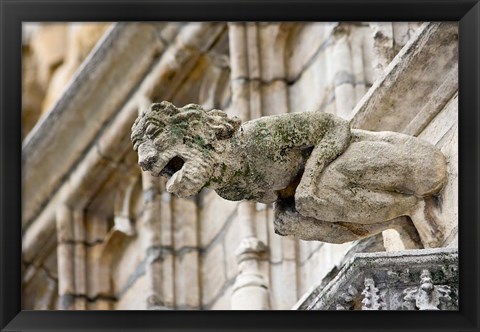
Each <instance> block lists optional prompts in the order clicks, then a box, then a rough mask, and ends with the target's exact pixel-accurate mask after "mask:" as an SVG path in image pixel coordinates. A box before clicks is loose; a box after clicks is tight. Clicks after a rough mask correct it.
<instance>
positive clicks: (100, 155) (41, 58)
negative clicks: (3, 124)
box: [22, 22, 458, 310]
mask: <svg viewBox="0 0 480 332" xmlns="http://www.w3.org/2000/svg"><path fill="white" fill-rule="evenodd" d="M23 32H24V42H23V85H22V87H23V89H22V91H23V114H22V121H23V136H24V140H23V151H22V157H23V213H22V230H23V241H22V250H23V265H22V266H23V281H22V282H23V302H22V303H23V308H24V309H76V310H98V309H107V310H121V309H128V310H134V309H151V310H162V309H207V310H209V309H292V308H294V309H302V310H303V309H382V308H384V309H385V308H391V309H429V308H430V309H432V308H438V309H452V308H453V309H455V303H456V298H457V296H458V294H456V286H455V285H456V283H457V282H458V269H456V268H455V267H456V264H457V263H456V247H457V243H458V240H457V238H458V237H457V233H458V194H457V176H458V172H457V169H458V168H457V167H458V160H457V154H458V139H457V137H458V121H457V113H458V73H457V60H458V59H457V58H458V27H457V24H456V23H352V22H349V23H344V22H340V23H293V22H290V23H228V24H227V23H151V24H147V23H112V24H105V23H102V24H93V23H90V24H85V23H81V24H25V25H24V31H23ZM162 100H168V101H170V102H172V103H173V104H175V105H177V106H183V105H185V104H190V103H198V104H201V105H203V107H204V108H205V109H213V108H218V109H222V110H225V111H226V112H227V113H228V114H229V115H236V116H238V117H240V118H241V119H242V120H248V119H255V118H258V117H261V116H268V115H275V114H282V113H289V112H305V111H317V112H328V113H333V114H335V115H338V116H340V117H342V118H344V119H347V120H350V121H351V125H352V127H353V128H360V129H368V130H373V131H384V130H389V131H396V132H402V133H406V134H410V135H414V136H417V137H419V138H421V139H424V140H426V141H428V142H430V143H432V144H434V145H435V146H437V147H438V148H439V149H440V150H441V151H442V152H443V154H444V155H445V156H446V158H447V162H448V182H447V184H446V186H445V187H444V189H443V190H442V192H441V194H440V195H439V196H438V197H437V199H436V202H435V204H436V205H437V207H438V209H435V211H440V212H439V213H435V212H434V210H433V209H429V208H428V207H426V209H425V225H424V226H422V227H419V228H418V233H419V241H412V240H411V238H408V237H407V236H406V235H405V234H402V232H397V231H394V230H388V231H384V232H383V233H382V234H378V235H376V236H373V237H370V238H367V239H363V240H359V241H356V242H351V243H345V244H329V243H322V242H315V241H312V242H309V241H301V240H297V239H295V238H290V237H281V236H279V235H277V234H275V233H274V231H273V212H272V207H271V206H269V205H264V204H259V203H254V202H247V201H242V202H232V201H226V200H224V199H222V198H220V197H219V196H218V195H217V194H216V193H215V192H214V191H211V190H207V189H204V190H203V191H202V192H201V193H200V194H199V195H197V196H195V197H190V198H187V199H181V198H178V197H176V196H173V195H171V194H169V193H167V192H166V191H165V180H164V179H161V178H160V179H159V178H154V177H152V176H151V175H149V174H148V173H144V172H142V171H141V170H140V168H139V167H138V165H137V155H136V153H135V152H134V151H133V149H132V145H131V142H130V130H131V127H132V124H133V122H134V120H135V118H136V117H137V115H138V114H139V112H140V111H141V110H142V109H146V108H147V107H148V106H149V105H150V104H151V103H152V102H160V101H162ZM429 248H433V249H429ZM412 249H416V250H412ZM358 262H366V263H365V264H364V263H358ZM442 262H443V263H442ZM357 263H358V264H357ZM362 264H364V265H362ZM355 266H357V267H355ZM358 266H364V268H362V271H361V272H362V273H360V272H359V271H357V270H355V269H358ZM399 266H402V267H405V268H409V269H411V271H412V273H411V274H410V275H409V276H403V275H402V274H401V273H400V272H399V271H397V270H398V269H399ZM368 271H370V272H368ZM374 271H376V272H375V273H374ZM378 271H384V273H383V272H382V273H383V274H382V273H380V272H378ZM425 271H426V272H425ZM439 271H440V272H439ZM369 273H370V274H369ZM387 276H388V277H387ZM399 280H400V281H399ZM428 280H433V286H431V287H430V288H429V289H432V291H431V292H430V293H429V294H434V295H428V296H430V297H428V296H427V295H425V296H427V298H429V299H430V300H424V299H423V298H421V295H419V294H420V293H421V292H422V291H421V290H420V289H423V288H425V289H427V288H428V287H423V288H422V286H421V285H424V284H425V285H426V284H429V282H430V281H428ZM351 285H355V289H353V288H351V287H349V286H351ZM389 285H390V286H391V287H390V286H389ZM392 285H394V286H392ZM415 287H417V288H415ZM392 289H396V290H397V291H392ZM387 290H388V292H390V293H388V292H387ZM432 292H433V293H432ZM422 294H423V293H422ZM422 296H423V295H422ZM418 298H420V300H418V301H417V299H418ZM415 301H417V302H415ZM425 303H426V304H425ZM457 306H458V304H457Z"/></svg>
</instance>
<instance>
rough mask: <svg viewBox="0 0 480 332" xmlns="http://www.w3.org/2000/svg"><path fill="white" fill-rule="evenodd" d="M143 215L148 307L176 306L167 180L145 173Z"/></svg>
mask: <svg viewBox="0 0 480 332" xmlns="http://www.w3.org/2000/svg"><path fill="white" fill-rule="evenodd" d="M151 103H152V101H151V100H149V99H147V98H143V99H141V100H140V101H139V113H140V112H142V111H144V110H145V109H147V108H148V107H149V106H150V104H151ZM141 180H142V185H141V186H142V195H143V215H142V217H141V220H140V221H141V225H140V231H139V232H141V234H140V235H141V237H142V247H143V250H145V256H146V261H147V264H146V267H145V273H146V276H147V282H148V283H149V284H148V288H147V295H146V301H147V303H146V308H147V309H150V310H161V309H167V308H168V309H172V308H173V307H174V306H175V298H174V284H173V283H174V280H175V275H174V268H173V254H172V248H173V243H172V232H171V227H172V220H171V202H170V194H168V193H166V192H165V179H163V178H157V177H154V176H152V175H151V174H150V173H149V172H142V173H141Z"/></svg>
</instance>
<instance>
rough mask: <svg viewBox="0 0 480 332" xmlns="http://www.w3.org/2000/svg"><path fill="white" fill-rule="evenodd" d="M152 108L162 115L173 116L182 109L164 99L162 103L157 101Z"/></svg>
mask: <svg viewBox="0 0 480 332" xmlns="http://www.w3.org/2000/svg"><path fill="white" fill-rule="evenodd" d="M150 109H151V110H152V111H154V112H158V113H160V114H162V115H168V116H172V115H175V114H178V113H179V112H180V110H179V109H178V108H177V107H175V105H173V104H172V103H170V102H168V101H165V100H164V101H162V102H161V103H155V104H152V105H151V106H150Z"/></svg>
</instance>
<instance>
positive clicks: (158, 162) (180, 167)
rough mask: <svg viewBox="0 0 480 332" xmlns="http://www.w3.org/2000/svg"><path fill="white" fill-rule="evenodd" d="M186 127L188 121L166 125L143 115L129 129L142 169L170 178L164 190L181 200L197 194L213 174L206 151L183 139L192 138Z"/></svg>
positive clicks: (154, 174)
mask: <svg viewBox="0 0 480 332" xmlns="http://www.w3.org/2000/svg"><path fill="white" fill-rule="evenodd" d="M187 126H188V122H185V123H183V124H180V125H179V124H165V123H163V122H160V121H158V120H157V121H156V120H155V119H152V118H149V117H148V116H143V117H140V118H139V119H138V120H137V122H136V123H135V124H134V126H133V128H132V143H133V145H134V150H135V151H137V152H138V164H139V165H140V167H141V168H142V170H144V171H149V172H150V173H151V174H152V175H153V176H161V175H165V176H167V177H169V180H168V182H167V186H166V187H167V191H168V192H170V193H174V194H176V195H177V196H180V197H188V196H191V195H195V194H197V193H198V192H199V191H200V190H201V189H202V188H203V187H204V186H205V183H207V182H208V181H209V178H210V175H211V174H212V162H211V160H210V158H209V154H208V152H207V153H206V151H205V150H202V151H200V147H199V146H197V145H195V144H192V143H191V140H188V139H186V138H188V137H190V136H191V135H189V130H188V127H187ZM186 142H187V143H186Z"/></svg>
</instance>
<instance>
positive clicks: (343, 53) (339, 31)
mask: <svg viewBox="0 0 480 332" xmlns="http://www.w3.org/2000/svg"><path fill="white" fill-rule="evenodd" d="M333 36H334V45H333V51H332V52H333V54H332V70H333V88H334V91H335V106H336V114H337V115H338V116H340V117H342V118H344V119H348V118H349V116H350V113H351V112H352V110H353V107H355V102H356V98H355V76H354V75H353V66H352V54H351V51H350V43H349V40H348V37H349V30H348V28H347V27H345V26H343V25H339V26H337V27H336V28H335V31H334V34H333Z"/></svg>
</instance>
